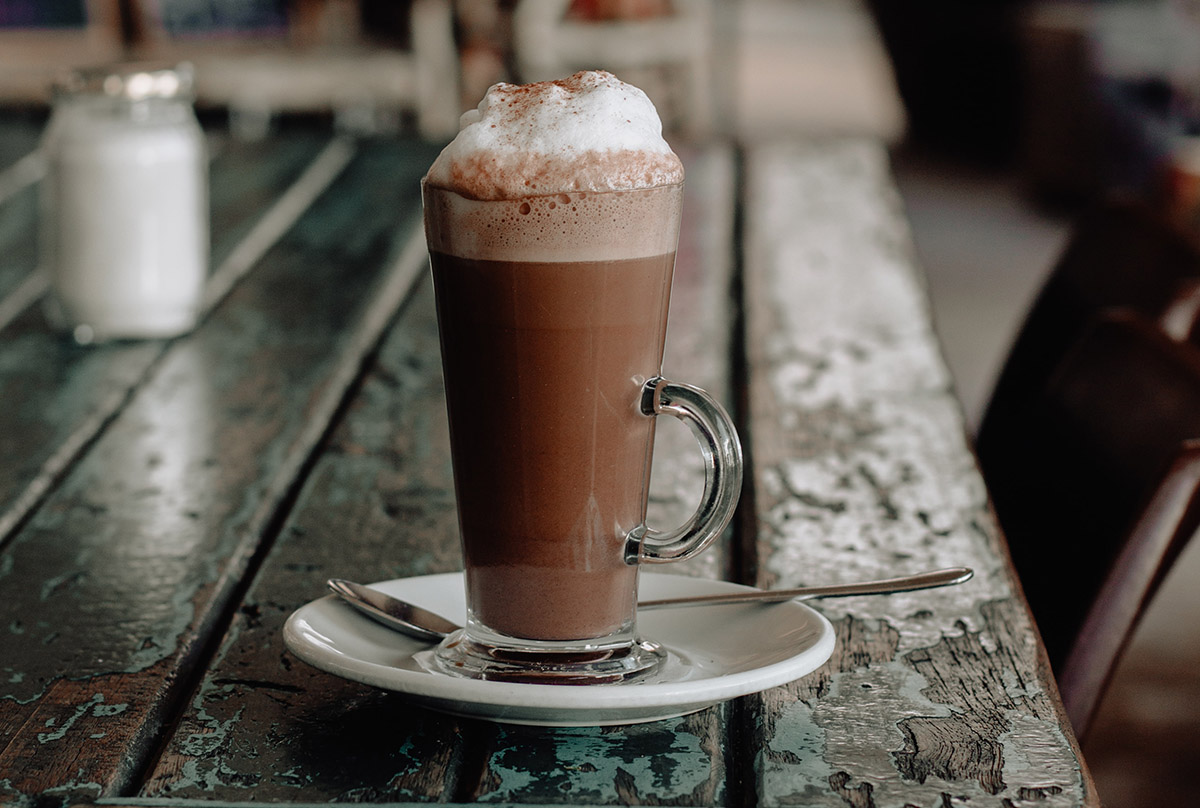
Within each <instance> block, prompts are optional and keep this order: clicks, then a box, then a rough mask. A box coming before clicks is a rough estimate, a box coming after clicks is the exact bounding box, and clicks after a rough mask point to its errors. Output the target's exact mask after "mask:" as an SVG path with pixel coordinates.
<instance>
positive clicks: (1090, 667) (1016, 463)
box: [981, 309, 1200, 738]
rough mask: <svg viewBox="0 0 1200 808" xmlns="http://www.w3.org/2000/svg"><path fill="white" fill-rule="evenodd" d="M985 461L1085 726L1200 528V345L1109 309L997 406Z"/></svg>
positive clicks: (1015, 554) (1073, 710)
mask: <svg viewBox="0 0 1200 808" xmlns="http://www.w3.org/2000/svg"><path fill="white" fill-rule="evenodd" d="M989 429H990V430H991V434H990V435H989V438H990V445H991V447H992V448H991V450H990V451H989V454H988V458H987V461H986V462H982V457H981V464H982V466H983V470H984V476H985V478H986V479H987V482H988V487H989V490H990V492H991V494H992V498H993V503H994V505H995V508H996V511H997V515H998V517H999V521H1000V524H1001V526H1002V528H1003V529H1004V532H1005V535H1006V536H1007V539H1008V544H1009V548H1010V550H1011V554H1012V559H1013V563H1014V565H1015V567H1016V569H1017V572H1018V575H1019V577H1020V580H1021V583H1022V586H1023V587H1024V589H1025V592H1026V595H1027V597H1028V599H1029V604H1030V607H1031V609H1032V611H1033V614H1034V617H1035V619H1036V620H1037V623H1038V627H1039V629H1040V631H1041V634H1042V637H1043V639H1044V641H1045V644H1046V649H1047V651H1048V653H1049V656H1050V663H1051V665H1052V667H1053V668H1054V671H1055V674H1056V676H1057V677H1058V682H1059V686H1060V690H1061V692H1062V696H1063V701H1064V704H1065V706H1066V709H1067V713H1068V715H1069V716H1070V719H1071V723H1072V725H1073V726H1074V728H1075V731H1076V733H1077V734H1078V735H1079V736H1080V738H1084V737H1085V736H1086V733H1087V730H1088V728H1089V725H1090V723H1091V719H1092V717H1093V715H1094V714H1095V710H1096V707H1097V706H1098V704H1099V701H1100V698H1101V696H1102V695H1103V692H1104V688H1105V687H1106V685H1107V683H1108V681H1109V679H1110V677H1111V675H1112V672H1113V670H1114V668H1115V666H1116V663H1117V661H1118V660H1119V658H1120V655H1121V652H1122V651H1123V650H1124V648H1125V646H1126V644H1127V643H1128V641H1129V639H1130V637H1131V636H1132V634H1133V630H1134V628H1135V627H1136V625H1137V622H1138V620H1139V619H1140V617H1141V616H1142V614H1143V612H1144V610H1145V608H1146V606H1147V605H1148V604H1149V602H1150V600H1151V598H1152V597H1153V595H1154V593H1155V591H1156V590H1157V588H1158V586H1159V584H1160V583H1161V582H1162V580H1163V578H1164V577H1165V576H1166V573H1167V571H1168V570H1169V569H1170V566H1171V564H1172V563H1173V562H1174V560H1175V559H1176V558H1177V557H1178V555H1179V553H1180V551H1181V550H1182V548H1183V547H1184V545H1186V543H1187V542H1188V540H1189V539H1190V538H1191V537H1192V535H1193V534H1194V533H1195V532H1196V531H1197V530H1198V529H1200V348H1198V347H1197V346H1196V345H1195V344H1192V343H1190V342H1187V341H1179V340H1177V339H1173V338H1172V337H1170V336H1168V335H1167V334H1166V333H1165V332H1164V331H1163V330H1162V328H1161V327H1160V325H1159V324H1158V323H1156V322H1155V321H1153V320H1151V319H1149V318H1148V317H1146V316H1144V315H1142V314H1140V313H1138V312H1135V311H1132V310H1130V309H1109V310H1106V311H1103V312H1101V313H1099V314H1098V315H1097V316H1096V317H1095V318H1093V320H1092V322H1091V324H1090V325H1088V326H1084V327H1082V328H1081V335H1080V336H1079V338H1078V339H1077V340H1076V341H1075V343H1074V345H1073V346H1071V347H1070V348H1069V349H1066V350H1065V351H1064V356H1063V358H1062V360H1061V361H1060V362H1059V363H1058V365H1057V366H1056V367H1054V368H1052V369H1050V370H1049V371H1048V372H1047V374H1046V381H1045V383H1044V384H1042V385H1041V386H1040V387H1036V388H1030V389H1027V390H1026V391H1025V392H1024V398H1023V400H1022V401H1020V402H1013V403H1012V406H1011V407H1010V408H1009V409H1008V411H1007V412H1006V413H1005V418H1004V419H1003V420H1000V419H998V418H997V419H993V420H992V421H991V422H990V424H989Z"/></svg>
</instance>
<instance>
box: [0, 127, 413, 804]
mask: <svg viewBox="0 0 1200 808" xmlns="http://www.w3.org/2000/svg"><path fill="white" fill-rule="evenodd" d="M430 159H432V153H431V151H430V150H429V149H428V148H424V147H421V146H419V145H416V144H412V143H401V142H396V143H379V144H372V145H370V146H364V147H363V148H362V149H361V150H360V152H359V154H358V155H357V157H356V159H355V160H354V162H353V163H352V164H351V165H350V166H349V167H348V168H347V170H346V171H345V172H344V173H343V174H342V175H341V176H340V177H339V178H338V179H337V181H336V182H335V183H334V185H333V186H331V187H330V189H329V191H328V192H327V193H325V194H324V195H323V196H322V197H321V198H320V199H319V200H317V202H316V204H315V205H314V206H313V208H312V209H311V210H309V211H308V212H307V213H305V214H304V216H302V217H301V218H300V219H299V221H298V222H297V223H296V225H295V227H293V228H292V229H291V230H290V231H289V232H288V233H287V235H286V237H285V238H284V239H283V240H281V241H280V242H279V243H278V244H277V245H276V246H275V247H274V248H273V249H272V250H271V251H270V252H269V253H268V254H267V255H266V256H265V258H264V260H263V262H262V264H261V266H259V267H258V268H257V269H256V270H255V272H254V273H252V274H251V275H250V276H249V277H248V278H247V279H246V280H245V281H244V282H243V283H242V284H241V285H239V286H238V287H237V288H236V289H235V290H234V291H233V293H232V294H231V295H230V296H229V297H228V298H227V299H226V301H225V302H224V303H223V304H222V305H221V306H220V307H219V308H218V309H217V310H216V311H215V312H214V313H213V314H212V315H211V316H210V317H209V318H208V320H206V321H205V323H204V324H203V326H202V327H201V328H200V329H198V330H197V331H196V332H195V333H194V334H192V335H190V336H189V337H187V338H185V339H181V340H178V341H175V342H173V343H171V345H170V346H169V348H168V349H167V351H166V352H165V354H164V355H163V357H162V358H161V360H159V361H158V362H156V363H155V364H154V366H153V367H152V368H151V371H150V373H149V375H148V378H147V379H146V380H145V382H144V384H142V385H141V386H140V387H139V388H138V389H137V391H136V392H135V394H134V395H133V396H132V397H131V399H130V401H129V402H128V404H127V405H126V406H124V407H123V408H122V409H121V410H120V412H119V414H117V415H116V417H115V419H114V420H113V422H112V424H111V425H110V426H109V427H108V428H107V429H106V430H105V431H104V433H103V434H102V435H101V436H100V437H99V438H98V439H97V440H96V442H95V444H94V445H93V446H92V447H91V448H90V450H89V451H88V452H87V454H86V456H84V457H83V458H82V460H81V461H80V462H79V463H78V464H77V465H75V466H74V467H73V468H72V469H71V470H70V472H69V474H68V475H67V476H66V478H65V479H64V480H63V482H62V484H61V485H60V486H59V487H58V488H57V489H56V490H55V491H54V492H53V494H52V495H51V496H50V497H49V498H48V500H47V501H46V502H45V504H44V505H43V506H42V507H40V508H39V509H38V510H37V511H36V513H34V514H32V516H31V518H30V519H29V520H28V522H27V523H26V524H24V525H23V527H22V529H21V530H20V531H19V533H17V534H16V536H15V537H14V539H13V540H12V541H11V542H10V544H9V545H8V546H7V547H6V548H4V552H3V554H2V555H0V625H2V626H5V627H7V628H6V633H4V634H3V643H4V646H3V649H4V650H3V653H2V654H0V688H2V690H0V739H3V747H2V748H0V799H20V798H21V796H22V795H32V794H54V795H58V796H61V797H63V798H64V799H68V800H69V799H90V798H94V797H96V796H97V795H99V794H111V793H118V792H121V791H122V790H123V789H126V788H129V787H130V786H131V785H132V784H133V783H135V782H136V781H137V780H138V779H139V778H140V776H141V768H142V767H143V766H144V765H145V764H146V762H147V760H148V758H149V756H150V754H151V752H152V751H153V750H154V748H155V747H156V746H157V744H158V742H159V733H160V731H161V730H162V728H163V722H164V721H166V720H168V719H169V718H170V716H171V713H172V712H173V711H174V709H175V708H176V707H177V703H176V702H177V701H178V699H179V698H180V697H182V696H184V695H185V694H186V693H187V692H188V691H189V690H190V683H189V681H188V677H189V675H190V673H191V671H192V669H193V667H194V666H195V665H196V664H197V663H198V662H199V661H200V660H202V659H203V658H204V656H205V653H206V651H205V649H206V646H207V645H208V644H209V643H210V642H211V639H212V633H213V631H214V629H215V628H216V627H217V626H218V625H220V624H221V621H222V620H223V613H224V610H225V609H226V607H227V606H229V605H230V602H231V598H232V596H233V595H234V593H235V592H236V591H237V588H238V585H239V581H240V580H241V579H242V577H243V576H244V575H245V572H246V570H247V568H248V567H249V566H250V565H251V564H252V561H253V557H254V555H255V553H256V552H257V549H258V544H259V540H260V538H261V536H262V535H263V534H264V532H265V531H267V528H268V527H269V525H270V524H271V523H272V519H273V518H274V517H275V514H276V512H277V511H278V509H279V508H280V506H281V504H282V503H284V502H285V501H286V500H287V498H288V494H289V491H290V490H291V489H292V487H293V486H294V485H295V482H296V479H297V475H298V474H299V472H300V471H301V470H302V469H303V467H304V464H305V463H306V461H307V458H308V457H309V456H310V455H311V453H312V451H313V450H314V448H315V446H316V444H317V443H318V442H319V440H320V438H321V436H322V435H323V434H324V430H325V429H326V428H327V425H328V423H329V421H330V419H331V418H332V417H333V416H334V414H335V413H336V411H337V409H338V407H339V406H340V403H341V401H342V398H343V396H344V395H345V391H346V389H347V388H348V387H349V385H351V384H352V383H353V382H354V380H355V379H356V378H357V376H358V375H359V373H360V368H361V363H362V361H363V358H364V356H365V355H367V354H368V352H369V351H370V350H371V349H372V348H373V346H374V345H375V344H376V343H377V340H378V338H379V336H380V334H381V333H382V331H383V329H384V327H385V326H386V324H387V322H388V319H389V317H390V316H391V314H392V313H393V311H394V310H395V307H396V306H397V305H398V304H399V300H400V297H401V295H400V294H399V293H398V292H397V291H396V289H395V286H394V280H393V279H391V278H389V277H388V275H387V272H386V270H388V269H390V268H392V267H393V265H394V263H395V261H394V259H395V255H394V253H395V252H396V250H397V249H398V239H399V238H400V237H401V234H402V233H408V232H410V231H411V228H412V225H413V223H414V222H415V218H416V215H417V214H416V206H417V198H416V197H415V196H414V195H413V194H412V193H411V191H410V190H409V187H408V186H409V185H410V184H411V183H413V182H415V181H416V178H417V177H418V176H419V175H420V173H421V171H423V170H424V167H425V166H426V165H428V162H429V160H430ZM381 180H385V181H381ZM29 760H37V761H38V764H39V765H37V766H33V767H31V766H29V765H28V763H27V762H28V761H29Z"/></svg>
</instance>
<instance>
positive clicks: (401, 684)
mask: <svg viewBox="0 0 1200 808" xmlns="http://www.w3.org/2000/svg"><path fill="white" fill-rule="evenodd" d="M639 577H640V579H641V584H640V594H641V597H642V598H644V599H648V598H666V597H674V596H682V595H691V594H706V593H710V592H711V593H715V592H728V591H732V590H738V589H744V588H745V587H741V586H739V585H737V584H731V583H727V582H724V581H708V580H702V579H697V578H688V577H685V576H681V575H665V574H662V573H651V572H643V573H641V574H640V576H639ZM372 586H375V587H377V588H379V589H381V590H383V591H384V592H387V593H388V594H390V595H394V596H395V597H398V598H403V599H404V600H407V601H410V602H412V603H416V604H418V605H421V606H424V607H425V608H427V609H431V610H433V611H435V612H439V613H441V614H443V615H445V616H446V617H448V618H449V619H451V620H454V621H456V622H458V623H460V624H461V623H462V622H463V621H464V620H465V618H466V614H465V612H466V606H465V597H464V594H463V579H462V573H448V574H445V575H426V576H421V577H418V578H402V579H399V580H395V581H385V582H382V583H377V584H372ZM638 630H639V633H640V634H641V635H642V636H643V637H644V638H646V639H651V640H655V641H657V642H659V643H661V644H662V645H663V646H664V647H665V648H666V649H667V650H668V652H670V658H669V660H668V662H667V664H666V665H665V666H664V667H663V669H662V670H660V671H658V672H656V673H655V674H654V675H653V676H652V677H651V678H647V679H636V680H634V681H631V682H622V683H618V684H600V685H548V684H523V683H518V684H513V683H507V682H488V681H479V680H474V679H460V678H457V677H454V676H448V675H446V674H443V673H439V672H436V671H434V670H432V667H433V663H432V660H430V659H428V657H429V653H430V649H431V646H429V645H426V644H424V643H421V642H419V641H417V640H412V639H409V638H408V637H405V636H403V635H401V634H397V633H396V632H394V631H392V630H390V629H387V628H384V627H383V626H380V625H378V624H377V623H375V622H373V621H372V620H369V619H368V618H366V617H364V616H363V615H361V614H359V613H358V612H356V611H354V610H353V609H351V608H350V607H349V606H347V605H346V604H344V603H342V602H341V601H339V600H337V599H336V598H334V597H333V596H332V595H331V596H329V597H325V598H321V599H320V600H315V601H313V602H312V603H309V604H308V605H307V606H303V607H301V608H300V609H298V610H296V612H295V613H293V614H292V616H291V617H290V618H289V619H288V621H287V625H286V626H284V630H283V633H284V639H285V641H286V642H287V646H288V648H289V649H291V651H292V653H294V654H295V655H296V656H298V657H300V659H303V660H304V661H305V662H307V663H309V664H310V665H314V666H316V667H318V668H320V669H322V670H325V671H328V672H329V673H333V674H335V675H337V676H342V677H344V678H346V679H351V680H354V681H356V682H363V683H365V684H368V685H373V686H375V687H380V688H384V689H387V690H395V691H399V692H400V693H404V694H405V695H406V696H407V697H408V698H410V699H412V700H413V701H415V702H419V703H420V704H422V705H424V706H426V707H430V708H432V709H435V710H440V711H442V712H447V713H452V714H455V715H461V716H469V717H472V718H486V719H489V720H492V721H502V722H506V723H513V724H535V725H541V726H598V725H608V724H634V723H640V722H643V721H656V720H658V719H662V718H673V717H676V716H680V715H686V714H687V713H691V712H695V711H697V710H702V709H704V708H705V707H708V706H709V705H712V704H716V703H717V702H720V701H724V700H726V699H731V698H735V697H737V696H744V695H746V694H748V693H757V692H758V691H760V690H766V689H767V688H769V687H775V686H776V685H781V684H783V683H785V682H790V681H792V680H794V679H798V678H800V677H801V676H804V675H805V674H807V673H811V672H812V671H813V670H815V669H816V668H818V667H820V666H821V665H822V664H824V662H825V661H826V660H827V659H829V657H830V655H831V654H832V653H833V642H834V635H833V627H832V626H831V625H830V624H829V621H828V620H826V619H825V618H824V617H823V616H822V615H820V614H819V613H817V612H816V611H814V610H812V609H811V608H809V607H808V606H805V605H804V604H802V603H798V602H796V601H789V602H786V603H777V604H769V605H762V604H751V605H728V606H693V607H688V608H678V609H657V610H653V611H646V612H642V613H641V614H639V615H638Z"/></svg>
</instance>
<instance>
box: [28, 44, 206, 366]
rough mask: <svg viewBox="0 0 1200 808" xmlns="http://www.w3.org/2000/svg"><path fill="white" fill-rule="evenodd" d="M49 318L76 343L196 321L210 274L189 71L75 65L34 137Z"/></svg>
mask: <svg viewBox="0 0 1200 808" xmlns="http://www.w3.org/2000/svg"><path fill="white" fill-rule="evenodd" d="M42 153H43V154H44V156H45V159H46V176H45V179H44V180H43V182H42V189H41V191H42V192H41V202H40V205H41V218H40V222H41V226H40V230H41V239H40V240H41V265H42V267H43V268H44V269H45V270H46V271H47V273H48V276H49V280H50V290H49V293H48V295H47V296H46V313H47V315H48V317H49V319H50V320H51V322H52V323H53V324H54V325H55V326H57V327H59V328H62V329H64V330H67V331H69V332H71V333H72V334H73V335H74V337H75V339H76V340H77V341H79V342H81V343H87V342H92V341H95V340H107V339H123V338H151V337H170V336H175V335H178V334H182V333H185V332H187V331H189V330H191V328H192V327H193V326H194V325H195V324H196V320H197V317H198V316H199V313H200V306H201V302H202V299H203V294H204V284H205V280H206V278H207V275H208V250H209V245H208V158H207V154H206V146H205V140H204V134H203V132H202V131H201V129H200V125H199V122H198V121H197V120H196V115H195V112H194V111H193V109H192V71H191V68H190V66H187V65H181V66H178V67H174V68H165V69H147V68H145V67H139V66H136V65H130V66H124V67H116V68H110V69H102V70H95V71H87V72H73V73H71V74H69V75H68V76H66V77H65V78H64V79H63V80H62V81H60V82H59V83H58V84H57V85H56V87H55V100H54V108H53V111H52V113H51V116H50V121H49V123H48V124H47V127H46V131H45V133H44V135H43V138H42Z"/></svg>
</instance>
